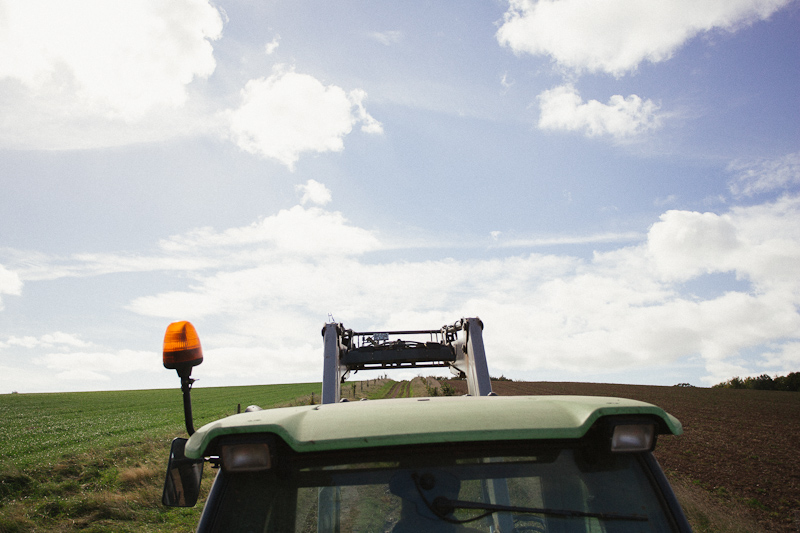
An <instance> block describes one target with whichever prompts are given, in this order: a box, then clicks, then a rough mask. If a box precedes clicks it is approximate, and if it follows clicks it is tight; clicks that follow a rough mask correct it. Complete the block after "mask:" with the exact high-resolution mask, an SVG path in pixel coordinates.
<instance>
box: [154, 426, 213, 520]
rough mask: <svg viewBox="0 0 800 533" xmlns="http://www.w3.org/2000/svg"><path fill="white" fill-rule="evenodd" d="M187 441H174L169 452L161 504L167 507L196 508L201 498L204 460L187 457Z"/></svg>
mask: <svg viewBox="0 0 800 533" xmlns="http://www.w3.org/2000/svg"><path fill="white" fill-rule="evenodd" d="M186 442H187V439H180V438H178V439H174V440H173V441H172V446H171V448H170V451H169V464H168V465H167V479H166V480H165V481H164V494H163V495H162V496H161V503H163V504H164V505H166V506H167V507H194V505H195V504H196V503H197V497H198V496H200V481H201V479H202V477H203V462H204V461H203V459H189V458H188V457H186V454H185V449H186Z"/></svg>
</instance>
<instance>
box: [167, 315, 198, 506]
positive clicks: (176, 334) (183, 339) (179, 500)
mask: <svg viewBox="0 0 800 533" xmlns="http://www.w3.org/2000/svg"><path fill="white" fill-rule="evenodd" d="M202 362H203V348H202V347H201V346H200V337H198V336H197V330H195V329H194V326H193V325H192V323H191V322H186V321H181V322H173V323H172V324H170V325H169V326H167V332H166V333H165V334H164V366H165V367H166V368H170V369H174V370H176V371H177V372H178V376H180V378H181V391H182V392H183V417H184V419H185V421H186V432H187V433H188V434H189V436H190V437H191V436H192V435H193V434H194V422H193V421H192V397H191V390H192V383H194V382H195V381H197V380H195V379H192V378H191V375H192V367H194V366H197V365H199V364H200V363H202ZM186 442H187V439H182V438H176V439H174V440H173V441H172V446H171V448H170V455H169V467H168V468H167V478H166V480H165V482H164V493H163V496H162V498H161V502H162V503H163V504H164V505H168V506H180V507H192V506H194V505H195V504H196V503H197V498H198V497H199V496H200V479H201V478H202V476H203V463H204V460H203V459H200V460H196V459H189V458H187V457H186V454H185V452H184V450H185V449H186Z"/></svg>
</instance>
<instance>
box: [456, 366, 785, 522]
mask: <svg viewBox="0 0 800 533" xmlns="http://www.w3.org/2000/svg"><path fill="white" fill-rule="evenodd" d="M450 383H451V385H452V386H453V387H454V388H456V390H458V391H459V393H461V394H463V393H466V383H465V382H464V381H450ZM492 388H493V390H494V392H496V393H497V394H498V395H501V396H514V395H526V394H531V395H539V394H572V395H582V396H617V397H622V398H631V399H634V400H641V401H644V402H648V403H652V404H655V405H658V406H659V407H662V408H663V409H665V410H666V411H668V412H669V413H670V414H672V415H673V416H675V417H677V418H678V419H679V420H680V421H681V423H682V424H683V430H684V434H683V435H681V436H680V437H672V436H662V437H661V438H660V439H659V441H658V446H657V448H656V451H655V455H656V457H657V458H658V461H659V463H661V466H662V467H663V468H664V470H665V472H667V474H668V475H669V476H670V477H671V479H678V480H684V481H688V482H690V483H691V484H692V485H695V486H699V487H702V488H703V489H705V491H707V492H708V493H709V494H710V495H711V496H712V497H713V498H715V499H718V500H723V501H725V502H728V503H731V504H735V505H737V508H739V509H743V510H744V512H745V513H746V514H748V515H750V517H752V518H753V519H754V520H756V521H757V522H758V524H760V526H761V528H763V530H764V531H800V394H798V393H796V392H778V391H757V390H736V389H706V388H699V387H655V386H643V385H613V384H599V383H549V382H510V381H495V382H492Z"/></svg>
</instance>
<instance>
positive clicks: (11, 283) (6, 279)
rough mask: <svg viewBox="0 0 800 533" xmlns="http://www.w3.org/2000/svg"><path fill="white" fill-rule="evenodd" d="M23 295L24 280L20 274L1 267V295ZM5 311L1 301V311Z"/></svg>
mask: <svg viewBox="0 0 800 533" xmlns="http://www.w3.org/2000/svg"><path fill="white" fill-rule="evenodd" d="M21 293H22V280H21V279H20V277H19V274H17V273H16V272H12V271H11V270H8V269H7V268H6V267H4V266H3V265H0V294H13V295H19V294H21ZM2 310H3V300H2V299H0V311H2Z"/></svg>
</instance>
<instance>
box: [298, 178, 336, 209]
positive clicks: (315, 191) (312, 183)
mask: <svg viewBox="0 0 800 533" xmlns="http://www.w3.org/2000/svg"><path fill="white" fill-rule="evenodd" d="M295 189H296V190H297V191H298V192H301V193H303V198H302V199H301V200H300V203H301V204H302V205H306V204H307V203H309V202H310V203H312V204H316V205H325V204H327V203H329V202H330V201H331V199H332V196H331V190H330V189H329V188H327V187H326V186H325V184H323V183H320V182H318V181H317V180H308V181H307V182H306V183H305V185H297V186H296V187H295Z"/></svg>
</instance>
